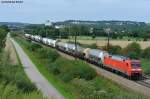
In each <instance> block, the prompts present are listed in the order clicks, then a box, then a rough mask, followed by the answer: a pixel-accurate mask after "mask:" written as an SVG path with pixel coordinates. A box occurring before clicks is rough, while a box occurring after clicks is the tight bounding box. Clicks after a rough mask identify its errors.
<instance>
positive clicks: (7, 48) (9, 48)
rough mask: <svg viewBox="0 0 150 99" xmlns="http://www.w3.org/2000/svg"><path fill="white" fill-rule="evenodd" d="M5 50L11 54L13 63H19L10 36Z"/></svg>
mask: <svg viewBox="0 0 150 99" xmlns="http://www.w3.org/2000/svg"><path fill="white" fill-rule="evenodd" d="M5 51H6V52H7V53H8V54H9V57H10V61H11V64H12V65H18V63H19V62H18V59H17V55H16V51H15V49H14V47H13V44H12V43H11V41H10V39H9V38H7V39H6V46H5Z"/></svg>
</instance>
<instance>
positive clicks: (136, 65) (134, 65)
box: [132, 63, 141, 68]
mask: <svg viewBox="0 0 150 99" xmlns="http://www.w3.org/2000/svg"><path fill="white" fill-rule="evenodd" d="M132 67H134V68H136V67H141V64H138V63H132Z"/></svg>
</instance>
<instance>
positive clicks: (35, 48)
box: [28, 43, 42, 52]
mask: <svg viewBox="0 0 150 99" xmlns="http://www.w3.org/2000/svg"><path fill="white" fill-rule="evenodd" d="M28 48H29V49H30V51H33V52H34V51H37V50H38V49H40V48H42V46H41V45H39V44H36V43H31V44H30V45H29V46H28Z"/></svg>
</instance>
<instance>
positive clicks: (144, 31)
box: [25, 24, 150, 41]
mask: <svg viewBox="0 0 150 99" xmlns="http://www.w3.org/2000/svg"><path fill="white" fill-rule="evenodd" d="M91 28H92V31H91ZM106 28H108V26H101V25H96V26H87V25H80V24H78V25H74V24H72V25H69V26H62V27H61V28H55V26H44V25H38V26H36V25H35V26H27V27H26V29H25V32H27V33H30V34H37V35H41V36H42V37H50V38H68V37H69V36H75V35H77V36H91V37H92V38H95V37H101V36H102V37H107V36H108V34H107V32H106V31H105V29H106ZM109 28H110V29H111V31H110V37H111V38H112V39H122V38H123V37H124V36H126V37H134V38H143V40H144V41H147V40H148V39H149V38H150V26H148V25H142V26H138V25H137V26H134V25H133V26H132V25H123V26H118V25H117V26H116V25H110V26H109Z"/></svg>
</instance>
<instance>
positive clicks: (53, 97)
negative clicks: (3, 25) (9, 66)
mask: <svg viewBox="0 0 150 99" xmlns="http://www.w3.org/2000/svg"><path fill="white" fill-rule="evenodd" d="M11 41H12V42H13V44H14V46H15V48H16V51H17V53H18V55H19V58H20V60H21V63H22V65H23V67H24V70H25V72H26V74H27V76H28V77H29V79H30V80H31V81H32V82H33V83H35V85H36V86H37V88H38V89H39V90H40V91H41V92H42V93H43V95H44V96H46V97H48V98H49V99H64V97H63V96H62V95H61V94H60V93H59V92H58V91H57V90H56V88H54V87H53V86H52V85H51V84H50V83H49V82H48V81H47V79H45V78H44V77H43V76H42V75H41V73H40V72H39V71H38V69H37V68H36V66H35V65H34V64H33V62H32V61H31V60H30V59H29V57H28V56H27V55H26V53H25V52H24V51H23V49H22V48H21V47H20V46H19V45H18V44H17V43H16V42H15V41H14V40H13V39H11Z"/></svg>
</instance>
